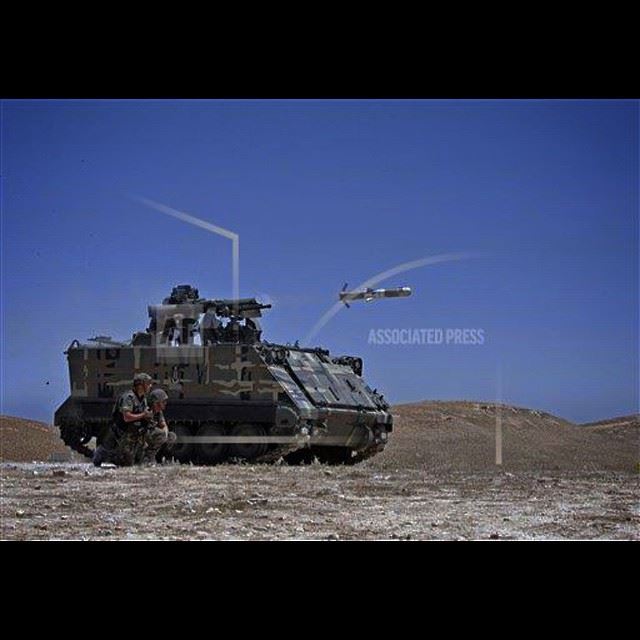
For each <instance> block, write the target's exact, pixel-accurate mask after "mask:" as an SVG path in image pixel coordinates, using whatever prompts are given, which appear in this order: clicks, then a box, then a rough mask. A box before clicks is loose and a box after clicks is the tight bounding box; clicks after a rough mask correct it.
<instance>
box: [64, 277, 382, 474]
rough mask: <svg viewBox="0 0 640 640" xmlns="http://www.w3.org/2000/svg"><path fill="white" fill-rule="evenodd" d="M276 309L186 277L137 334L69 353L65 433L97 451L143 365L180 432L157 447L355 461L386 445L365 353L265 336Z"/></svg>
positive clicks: (217, 454)
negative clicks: (203, 292)
mask: <svg viewBox="0 0 640 640" xmlns="http://www.w3.org/2000/svg"><path fill="white" fill-rule="evenodd" d="M270 307H271V305H268V304H260V303H259V302H258V301H257V300H256V299H255V298H242V299H211V300H210V299H205V298H201V297H200V295H199V292H198V290H197V289H195V288H194V287H192V286H191V285H179V286H177V287H174V289H173V291H172V292H171V295H170V296H168V297H167V298H165V299H164V300H163V303H162V304H160V305H151V306H149V307H148V312H149V318H150V322H149V326H148V328H147V329H146V330H144V331H139V332H136V333H134V334H133V336H132V339H131V340H130V341H128V342H119V341H116V340H112V339H111V337H109V336H96V337H95V338H90V339H89V340H88V341H87V342H85V343H80V342H79V341H78V340H74V341H73V342H72V343H71V344H70V345H69V347H68V349H67V351H65V354H66V355H67V358H68V364H69V375H70V380H71V395H70V396H69V397H68V398H67V399H66V400H65V402H64V403H63V404H62V405H60V407H58V409H57V410H56V412H55V418H54V422H55V424H56V425H57V426H58V427H59V428H60V433H61V436H62V439H63V440H64V442H65V443H66V444H67V445H68V446H70V447H71V448H72V449H74V450H76V451H78V452H80V453H83V454H85V455H86V456H88V457H90V456H91V455H92V453H93V449H92V448H91V447H90V446H89V445H90V444H93V442H92V441H93V440H94V439H95V444H94V446H96V445H97V444H100V443H101V442H102V440H103V439H104V437H105V435H106V433H107V432H108V429H109V426H110V424H111V420H112V417H111V416H112V409H113V405H114V401H115V399H116V398H117V397H118V396H119V395H120V394H121V393H122V392H123V391H126V390H127V389H129V388H131V386H132V382H133V376H134V374H135V373H137V372H141V371H144V372H146V373H148V374H150V375H151V376H152V378H153V380H154V387H155V388H157V387H160V388H162V389H164V390H165V391H166V392H167V393H168V395H169V402H168V406H167V409H166V411H165V418H166V420H167V423H168V425H169V429H170V430H172V431H174V432H175V433H176V436H177V443H176V445H174V447H173V448H172V450H171V451H168V450H164V451H160V453H159V454H158V455H159V456H163V457H165V458H167V457H173V458H175V459H177V460H179V461H180V462H187V463H194V464H216V463H219V462H223V461H225V460H245V461H254V462H273V461H276V460H280V459H281V458H283V459H284V460H285V461H286V462H287V463H289V464H302V463H308V462H312V461H313V460H315V459H316V458H317V459H318V460H319V461H320V462H323V463H327V464H354V463H356V462H359V461H361V460H364V459H365V458H368V457H370V456H372V455H375V454H377V453H379V452H380V451H382V450H383V449H384V447H385V444H386V443H387V440H388V434H389V433H390V432H391V430H392V424H393V418H392V416H391V414H390V413H389V405H388V404H387V402H386V401H385V400H384V397H383V396H382V395H381V394H379V393H378V392H377V391H376V390H372V389H370V388H369V386H367V384H366V383H365V381H364V380H363V378H362V359H361V358H358V357H354V356H340V357H332V356H331V355H330V353H329V351H327V350H325V349H321V348H303V347H300V346H298V344H297V343H296V344H295V345H290V344H286V345H282V344H273V343H270V342H267V341H266V340H263V339H262V329H261V327H260V324H259V320H258V318H259V317H261V316H262V311H263V310H265V309H268V308H270Z"/></svg>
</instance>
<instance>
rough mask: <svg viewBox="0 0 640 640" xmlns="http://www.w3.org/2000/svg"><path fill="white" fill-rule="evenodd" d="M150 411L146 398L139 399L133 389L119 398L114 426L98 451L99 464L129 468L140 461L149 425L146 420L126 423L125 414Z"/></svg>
mask: <svg viewBox="0 0 640 640" xmlns="http://www.w3.org/2000/svg"><path fill="white" fill-rule="evenodd" d="M148 410H149V407H148V405H147V399H146V397H145V396H143V397H142V398H139V397H138V396H137V395H136V394H135V392H134V391H133V389H130V390H129V391H125V392H124V393H123V394H122V395H121V396H120V398H118V400H117V401H116V403H115V405H114V407H113V414H112V415H113V424H112V425H111V428H110V429H109V433H108V434H107V436H106V438H105V439H104V441H103V442H102V444H101V445H100V447H98V449H96V454H97V462H111V463H113V464H117V465H118V466H122V467H129V466H131V465H132V464H134V463H135V462H138V461H139V460H140V458H141V456H142V453H143V451H142V450H143V447H144V445H145V432H146V427H147V424H148V423H147V421H144V420H140V421H138V422H129V423H126V422H125V421H124V413H125V412H127V411H129V412H131V413H144V412H146V411H148ZM94 462H96V456H95V455H94Z"/></svg>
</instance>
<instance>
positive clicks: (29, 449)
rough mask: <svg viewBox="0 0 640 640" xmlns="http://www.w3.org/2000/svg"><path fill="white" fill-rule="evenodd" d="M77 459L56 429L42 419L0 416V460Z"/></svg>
mask: <svg viewBox="0 0 640 640" xmlns="http://www.w3.org/2000/svg"><path fill="white" fill-rule="evenodd" d="M65 459H66V460H77V459H78V457H77V456H76V454H75V452H72V451H71V449H69V447H67V446H66V445H65V444H64V442H62V440H61V439H60V434H59V432H58V429H56V428H54V427H50V426H49V425H47V424H45V423H44V422H36V421H34V420H25V419H24V418H16V417H14V416H0V460H2V461H6V460H10V461H12V462H32V461H34V460H35V461H45V462H46V461H49V460H65Z"/></svg>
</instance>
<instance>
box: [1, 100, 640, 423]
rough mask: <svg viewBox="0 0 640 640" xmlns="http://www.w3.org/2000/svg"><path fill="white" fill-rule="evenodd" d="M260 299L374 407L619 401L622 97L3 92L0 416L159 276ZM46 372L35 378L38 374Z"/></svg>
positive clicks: (624, 287) (39, 401) (600, 406)
mask: <svg viewBox="0 0 640 640" xmlns="http://www.w3.org/2000/svg"><path fill="white" fill-rule="evenodd" d="M130 194H134V195H139V196H142V197H146V198H149V199H152V200H155V201H158V202H161V203H163V204H166V205H168V206H171V207H174V208H176V209H178V210H181V211H185V212H188V213H190V214H192V215H194V216H197V217H200V218H203V219H205V220H207V221H210V222H212V223H214V224H216V225H219V226H222V227H225V228H227V229H230V230H232V231H234V232H236V233H238V234H239V235H240V265H241V268H240V286H241V293H242V295H246V296H250V295H261V296H263V297H265V296H269V297H270V298H271V299H272V300H273V302H274V308H273V309H272V310H271V311H270V312H268V315H267V316H266V317H265V319H264V322H263V325H264V329H265V335H266V337H267V338H268V339H270V340H271V341H279V342H287V341H294V340H295V339H302V338H303V337H304V336H305V335H306V334H307V333H308V332H309V330H310V328H311V327H312V326H313V325H314V323H315V322H316V321H317V320H318V318H319V317H320V316H321V315H322V314H323V313H324V312H325V311H326V310H327V309H328V308H329V307H330V306H331V305H332V304H333V303H334V302H335V299H336V296H337V292H338V291H339V289H340V288H341V286H342V284H343V283H344V282H345V281H348V282H349V283H350V284H351V285H354V286H355V285H356V284H358V283H359V282H362V281H364V280H366V279H367V278H369V277H371V276H373V275H374V274H376V273H378V272H381V271H384V270H386V269H388V268H391V267H393V266H395V265H397V264H400V263H403V262H407V261H410V260H415V259H418V258H423V257H425V256H430V255H438V254H443V253H458V252H467V253H474V254H478V255H477V256H476V257H473V258H470V259H467V260H461V261H457V262H449V263H440V264H437V265H432V266H426V267H422V268H419V269H416V270H413V271H410V272H407V273H405V274H402V275H400V276H397V277H395V278H392V279H391V280H389V281H387V282H385V283H383V285H381V286H400V285H409V286H412V287H413V289H414V294H413V296H412V297H410V298H406V299H400V300H389V301H386V300H385V301H381V302H376V303H370V304H354V305H353V306H352V307H351V309H348V310H344V311H341V312H340V313H338V314H337V315H336V316H335V317H334V318H333V319H332V320H331V321H330V322H329V323H328V324H327V325H326V326H325V327H324V328H323V329H322V331H321V332H320V333H319V334H318V336H317V339H316V343H317V344H321V345H322V346H325V347H327V348H330V349H331V351H332V352H335V353H336V354H339V353H352V354H358V355H361V356H362V357H363V358H364V361H365V377H366V379H367V381H368V382H369V383H370V384H372V385H373V386H377V387H378V388H379V389H380V390H382V391H383V392H384V393H385V395H386V396H387V398H389V399H390V400H391V401H392V402H408V401H417V400H421V399H486V400H491V399H494V398H496V394H497V393H498V390H497V371H498V369H500V370H501V371H502V390H501V395H502V398H503V399H504V400H505V401H507V402H510V403H513V404H517V405H520V406H527V407H532V408H537V409H541V410H546V411H550V412H552V413H556V414H558V415H560V416H563V417H566V418H568V419H571V420H576V421H587V420H596V419H600V418H606V417H610V416H613V415H619V414H626V413H631V412H634V411H637V410H638V103H637V102H633V101H401V100H381V101H355V100H354V101H338V100H336V101H274V100H271V101H4V102H3V103H2V320H3V334H2V412H3V413H8V414H12V415H21V416H26V417H32V418H36V419H41V420H45V421H50V420H51V418H52V415H53V412H54V410H55V408H56V406H58V405H59V404H60V403H61V402H62V401H63V400H64V399H65V397H66V396H67V395H68V390H69V383H68V375H67V369H66V361H65V357H64V355H63V351H64V349H65V348H66V346H67V345H68V344H69V343H70V342H71V341H72V340H73V339H74V338H79V339H82V340H84V339H86V338H87V337H89V336H91V335H95V334H108V335H111V336H113V337H114V338H118V339H129V338H130V337H131V333H132V332H133V331H134V330H139V329H143V328H144V327H145V326H146V325H147V317H146V306H147V304H149V303H155V302H160V301H161V299H162V297H163V296H164V295H166V294H167V293H168V292H169V290H170V289H171V287H172V286H173V285H174V284H179V283H192V284H194V285H195V286H197V287H199V289H200V292H201V294H202V295H206V296H207V297H226V296H229V295H231V246H230V242H229V240H227V239H225V238H222V237H219V236H215V235H212V234H209V233H207V232H206V231H203V230H202V229H198V228H196V227H193V226H189V225H187V224H185V223H183V222H180V221H178V220H176V219H174V218H171V217H169V216H166V215H164V214H162V213H159V212H157V211H155V210H153V209H150V208H148V207H145V206H143V205H141V204H140V203H139V202H136V201H135V200H133V199H131V198H130V197H129V196H130ZM379 328H380V329H385V328H482V329H483V330H484V335H485V342H484V344H482V345H375V344H369V342H368V337H369V333H370V330H371V329H379ZM47 382H49V384H47Z"/></svg>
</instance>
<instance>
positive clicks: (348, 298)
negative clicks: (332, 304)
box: [338, 283, 411, 307]
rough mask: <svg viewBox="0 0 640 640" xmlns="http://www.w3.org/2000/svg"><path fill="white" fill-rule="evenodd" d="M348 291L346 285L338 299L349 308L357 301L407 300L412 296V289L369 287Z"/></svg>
mask: <svg viewBox="0 0 640 640" xmlns="http://www.w3.org/2000/svg"><path fill="white" fill-rule="evenodd" d="M346 289H347V285H346V283H345V285H344V287H342V291H340V293H339V294H338V297H339V299H340V302H344V304H345V305H346V306H347V307H348V306H349V304H348V303H349V302H354V301H355V300H364V301H365V302H371V301H372V300H381V299H382V298H406V297H408V296H410V295H411V287H394V288H393V289H371V288H370V287H368V288H367V289H364V290H363V291H347V290H346Z"/></svg>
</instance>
